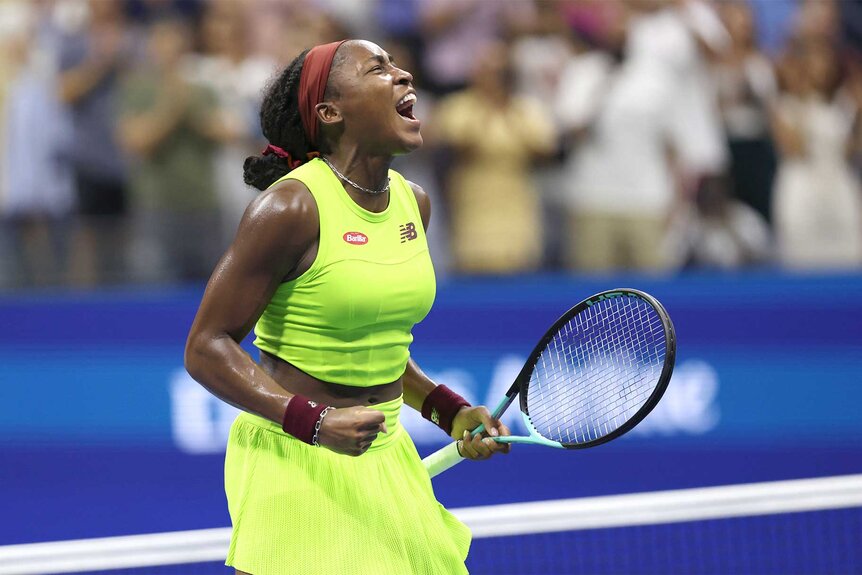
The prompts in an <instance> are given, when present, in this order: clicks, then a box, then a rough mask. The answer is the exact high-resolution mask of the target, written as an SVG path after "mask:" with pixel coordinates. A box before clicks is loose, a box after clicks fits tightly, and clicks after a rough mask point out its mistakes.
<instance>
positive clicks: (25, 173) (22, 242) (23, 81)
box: [0, 4, 75, 286]
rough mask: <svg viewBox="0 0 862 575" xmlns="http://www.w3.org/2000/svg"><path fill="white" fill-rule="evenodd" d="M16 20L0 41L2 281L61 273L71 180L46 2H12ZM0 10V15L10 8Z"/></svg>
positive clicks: (47, 278) (34, 281)
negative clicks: (0, 55)
mask: <svg viewBox="0 0 862 575" xmlns="http://www.w3.org/2000/svg"><path fill="white" fill-rule="evenodd" d="M20 8H21V11H20V12H19V13H18V15H17V18H19V23H20V27H19V28H18V29H17V30H16V31H15V32H12V33H11V34H10V35H9V36H7V37H6V38H5V39H4V41H3V45H4V48H5V50H4V52H5V54H4V59H5V60H6V61H5V67H6V73H5V74H4V75H5V78H3V80H5V82H7V84H6V86H5V87H4V88H0V92H3V93H4V96H3V97H2V100H0V101H2V104H3V107H2V109H0V127H2V132H0V217H2V220H0V228H2V230H0V231H2V232H3V233H2V236H4V237H0V243H3V244H4V249H3V250H0V251H6V252H8V255H6V257H8V258H10V259H11V260H12V261H11V265H8V263H7V265H5V266H4V267H7V268H9V271H8V273H4V274H3V275H4V276H5V277H3V278H0V281H3V283H4V284H6V285H9V286H20V285H25V286H26V285H56V284H59V283H61V282H63V281H65V279H66V278H65V270H66V256H67V251H66V245H67V243H68V242H67V235H68V234H67V229H68V219H69V216H70V214H71V210H72V209H73V203H74V193H75V192H74V181H73V178H72V170H71V166H70V162H69V161H68V156H67V155H65V152H66V151H67V150H69V148H70V147H71V124H70V122H69V118H68V115H67V114H66V111H65V110H64V109H63V107H62V105H61V104H60V101H59V99H58V97H57V94H58V88H57V66H56V61H55V58H54V55H55V54H56V40H57V35H56V30H55V29H54V28H53V27H52V26H51V25H50V12H49V11H48V10H47V9H48V8H49V7H47V6H29V5H27V4H23V5H20ZM10 14H11V12H9V11H8V10H7V12H6V13H5V14H4V15H5V16H7V17H8V16H10Z"/></svg>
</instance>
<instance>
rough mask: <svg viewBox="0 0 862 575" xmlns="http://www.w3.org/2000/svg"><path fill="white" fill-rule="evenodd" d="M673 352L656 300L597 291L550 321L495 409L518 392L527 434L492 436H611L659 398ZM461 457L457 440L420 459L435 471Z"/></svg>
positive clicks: (548, 439)
mask: <svg viewBox="0 0 862 575" xmlns="http://www.w3.org/2000/svg"><path fill="white" fill-rule="evenodd" d="M675 357H676V335H675V333H674V329H673V323H671V320H670V316H668V314H667V312H666V311H665V309H664V307H662V305H661V304H660V303H659V302H658V300H656V299H655V298H654V297H652V296H651V295H649V294H647V293H644V292H642V291H639V290H635V289H615V290H609V291H604V292H601V293H598V294H596V295H594V296H592V297H590V298H587V299H585V300H584V301H582V302H581V303H579V304H578V305H576V306H575V307H573V308H572V309H570V310H569V311H567V312H566V313H565V314H563V316H562V317H561V318H560V319H558V320H557V321H556V322H555V323H554V325H552V326H551V328H550V329H549V330H548V331H547V333H545V335H544V337H542V339H541V340H540V341H539V343H538V345H536V347H535V348H534V349H533V351H532V353H530V356H529V358H528V359H527V362H526V363H525V364H524V367H523V368H522V369H521V372H520V373H519V374H518V376H517V377H516V378H515V382H514V383H513V384H512V387H510V388H509V391H507V392H506V396H505V397H504V398H503V399H502V400H501V401H500V403H499V405H497V407H496V408H495V409H494V411H493V416H494V417H495V418H499V417H500V416H501V415H502V414H503V412H505V411H506V409H507V408H508V407H509V406H510V405H511V404H512V403H513V402H514V401H515V398H516V397H520V407H521V416H522V417H523V420H524V423H525V425H526V428H527V430H528V432H529V435H526V436H516V435H510V436H502V437H494V438H493V439H494V441H497V442H499V443H531V444H535V445H547V446H549V447H557V448H563V449H585V448H587V447H594V446H596V445H601V444H602V443H606V442H608V441H611V440H612V439H616V438H617V437H619V436H621V435H623V434H624V433H626V432H627V431H629V430H630V429H632V428H633V427H634V426H635V425H637V424H638V423H639V422H640V421H641V420H642V419H643V418H644V417H646V415H647V414H648V413H649V412H650V411H652V409H653V408H654V407H655V406H656V404H658V402H659V400H660V399H661V396H662V394H664V391H665V389H667V385H668V382H670V376H671V373H672V372H673V364H674V359H675ZM482 431H484V426H482V425H480V426H479V427H477V428H476V429H474V430H473V434H476V433H481V432H482ZM463 460H464V458H463V457H461V455H460V454H459V452H458V442H455V443H451V444H449V445H447V446H446V447H444V448H442V449H440V450H438V451H436V452H434V453H432V454H431V455H429V456H428V457H426V458H425V459H424V460H423V463H424V464H425V468H426V469H427V470H428V474H429V475H430V476H431V477H434V476H436V475H438V474H440V473H442V472H443V471H446V470H447V469H449V468H450V467H452V466H453V465H455V464H457V463H460V462H461V461H463Z"/></svg>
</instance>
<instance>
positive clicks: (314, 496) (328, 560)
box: [225, 397, 471, 575]
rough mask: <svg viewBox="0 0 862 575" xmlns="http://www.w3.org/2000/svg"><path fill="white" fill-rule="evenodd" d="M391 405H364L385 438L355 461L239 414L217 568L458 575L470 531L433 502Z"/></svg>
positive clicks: (277, 574) (267, 573)
mask: <svg viewBox="0 0 862 575" xmlns="http://www.w3.org/2000/svg"><path fill="white" fill-rule="evenodd" d="M401 404H402V399H401V398H400V397H399V398H398V399H396V400H393V401H390V402H386V403H383V404H379V405H376V406H374V409H378V410H380V411H382V412H383V413H384V414H385V415H386V427H387V433H386V435H381V436H378V437H377V439H376V440H375V442H374V443H373V444H372V445H371V447H370V448H369V450H368V451H367V452H366V453H365V454H363V455H361V456H359V457H350V456H347V455H339V454H336V453H334V452H332V451H329V450H328V449H325V448H320V447H313V446H311V445H308V444H306V443H303V442H301V441H299V440H297V439H294V438H293V437H291V436H289V435H286V434H285V433H284V432H283V431H282V430H281V428H280V427H279V426H278V425H276V424H275V423H272V422H270V421H268V420H266V419H263V418H260V417H257V416H255V415H251V414H248V413H242V414H240V415H239V416H238V417H237V419H236V421H235V422H234V424H233V427H232V428H231V432H230V439H229V440H228V446H227V454H226V457H225V492H226V493H227V499H228V510H229V511H230V517H231V522H232V523H233V535H232V537H231V544H230V550H229V551H228V556H227V561H226V564H227V565H229V566H232V567H234V568H235V569H239V570H240V571H245V572H246V573H251V574H253V575H293V574H298V575H315V574H320V575H419V574H427V575H449V574H458V573H466V572H467V569H466V567H465V566H464V560H465V559H466V557H467V551H468V550H469V547H470V538H471V536H470V531H469V529H468V528H467V526H466V525H464V524H463V523H461V522H460V521H458V519H456V518H455V516H454V515H452V514H451V513H449V512H448V511H446V510H445V509H444V508H443V506H442V505H441V504H440V503H439V502H437V499H436V498H435V497H434V492H433V490H432V487H431V480H430V479H429V477H428V474H427V472H426V471H425V467H424V466H423V465H422V461H421V460H420V459H419V454H418V453H417V452H416V447H415V446H414V445H413V441H412V440H411V439H410V436H409V435H408V434H407V432H406V431H405V430H404V428H403V427H401V425H400V424H399V423H398V414H399V412H400V410H401Z"/></svg>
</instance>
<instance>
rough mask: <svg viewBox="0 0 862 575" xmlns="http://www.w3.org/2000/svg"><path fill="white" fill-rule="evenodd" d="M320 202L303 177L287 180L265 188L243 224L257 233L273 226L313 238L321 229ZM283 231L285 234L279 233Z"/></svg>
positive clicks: (299, 237) (250, 208)
mask: <svg viewBox="0 0 862 575" xmlns="http://www.w3.org/2000/svg"><path fill="white" fill-rule="evenodd" d="M318 227H319V215H318V212H317V203H316V202H315V201H314V197H313V196H312V195H311V192H309V191H308V188H307V187H306V186H305V184H303V183H302V182H300V181H299V180H284V181H282V182H279V183H278V184H276V185H275V186H272V187H271V188H269V189H268V190H266V191H264V192H261V193H260V195H258V196H257V197H256V198H255V199H254V200H253V201H252V202H251V203H250V204H249V206H248V208H246V211H245V214H244V215H243V219H242V223H241V224H240V233H242V232H243V231H246V232H249V233H254V232H255V231H265V230H267V229H270V228H273V229H276V230H280V231H281V232H282V233H284V234H287V235H289V236H297V237H296V239H302V238H303V237H305V238H306V239H308V240H309V241H311V240H313V239H314V238H315V237H316V236H317V233H318ZM279 235H281V234H279Z"/></svg>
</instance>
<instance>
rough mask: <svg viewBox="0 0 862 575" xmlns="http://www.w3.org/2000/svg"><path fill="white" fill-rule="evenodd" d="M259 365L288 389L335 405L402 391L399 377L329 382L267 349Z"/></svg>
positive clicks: (371, 402)
mask: <svg viewBox="0 0 862 575" xmlns="http://www.w3.org/2000/svg"><path fill="white" fill-rule="evenodd" d="M260 365H261V367H263V369H264V370H265V371H266V372H267V373H268V374H269V376H270V377H272V378H273V379H274V380H275V381H276V382H277V383H278V384H279V385H280V386H281V387H283V388H284V389H285V390H286V391H288V392H290V393H292V394H300V395H304V396H305V397H307V398H309V399H312V400H314V401H317V402H319V403H325V404H326V405H331V406H332V407H336V408H338V407H353V406H356V405H374V404H377V403H383V402H386V401H392V400H393V399H397V398H398V397H399V396H400V395H401V394H402V392H403V385H402V378H400V377H399V378H398V379H396V380H395V381H393V382H391V383H384V384H383V385H375V386H372V387H358V386H352V385H342V384H339V383H328V382H326V381H321V380H319V379H317V378H316V377H312V376H310V375H308V374H307V373H305V372H304V371H302V370H301V369H299V368H297V367H296V366H294V365H292V364H290V363H288V362H286V361H284V360H283V359H281V358H278V357H276V356H274V355H272V354H270V353H267V352H265V351H261V352H260Z"/></svg>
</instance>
